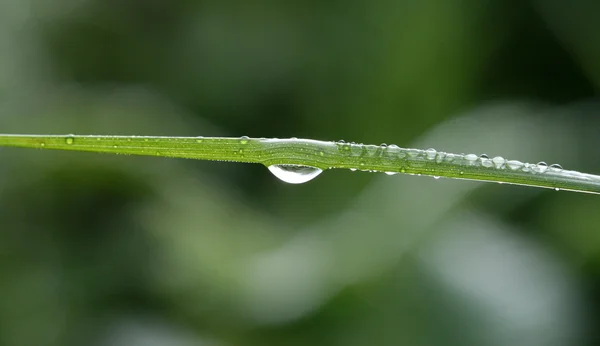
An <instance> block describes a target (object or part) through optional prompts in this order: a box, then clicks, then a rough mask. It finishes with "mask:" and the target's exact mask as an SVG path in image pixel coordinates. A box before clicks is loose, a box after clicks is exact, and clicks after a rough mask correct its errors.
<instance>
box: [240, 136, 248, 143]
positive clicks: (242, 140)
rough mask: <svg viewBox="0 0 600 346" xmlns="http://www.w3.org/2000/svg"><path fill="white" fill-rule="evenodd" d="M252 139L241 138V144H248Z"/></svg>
mask: <svg viewBox="0 0 600 346" xmlns="http://www.w3.org/2000/svg"><path fill="white" fill-rule="evenodd" d="M249 139H250V138H249V137H248V136H242V137H240V144H248V140H249Z"/></svg>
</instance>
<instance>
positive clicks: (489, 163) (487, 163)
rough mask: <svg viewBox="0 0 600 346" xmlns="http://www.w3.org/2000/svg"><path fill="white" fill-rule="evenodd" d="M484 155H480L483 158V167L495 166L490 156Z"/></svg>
mask: <svg viewBox="0 0 600 346" xmlns="http://www.w3.org/2000/svg"><path fill="white" fill-rule="evenodd" d="M483 156H484V155H482V156H480V158H481V165H482V166H483V167H486V168H491V167H493V166H494V163H493V162H492V160H490V159H489V158H486V157H483Z"/></svg>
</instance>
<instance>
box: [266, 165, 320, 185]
mask: <svg viewBox="0 0 600 346" xmlns="http://www.w3.org/2000/svg"><path fill="white" fill-rule="evenodd" d="M268 168H269V171H270V172H271V173H273V175H274V176H276V177H277V178H278V179H279V180H281V181H284V182H286V183H289V184H303V183H306V182H308V181H311V180H313V179H314V178H316V177H317V176H318V175H319V174H321V173H322V172H323V170H322V169H319V168H316V167H311V166H302V165H271V166H269V167H268Z"/></svg>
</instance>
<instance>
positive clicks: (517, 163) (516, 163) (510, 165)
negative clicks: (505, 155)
mask: <svg viewBox="0 0 600 346" xmlns="http://www.w3.org/2000/svg"><path fill="white" fill-rule="evenodd" d="M506 165H507V166H508V168H510V169H512V170H513V171H516V170H517V169H519V168H521V167H523V162H521V161H517V160H508V161H506Z"/></svg>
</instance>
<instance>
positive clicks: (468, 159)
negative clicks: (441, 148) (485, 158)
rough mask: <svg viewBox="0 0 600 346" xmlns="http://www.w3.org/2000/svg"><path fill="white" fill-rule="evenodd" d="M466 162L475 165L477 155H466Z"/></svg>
mask: <svg viewBox="0 0 600 346" xmlns="http://www.w3.org/2000/svg"><path fill="white" fill-rule="evenodd" d="M465 160H467V161H469V163H471V164H473V163H475V161H476V160H477V155H475V154H467V155H465Z"/></svg>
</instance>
